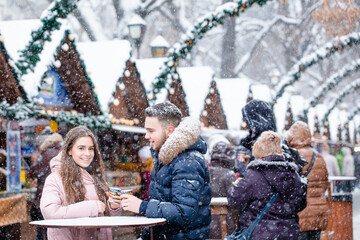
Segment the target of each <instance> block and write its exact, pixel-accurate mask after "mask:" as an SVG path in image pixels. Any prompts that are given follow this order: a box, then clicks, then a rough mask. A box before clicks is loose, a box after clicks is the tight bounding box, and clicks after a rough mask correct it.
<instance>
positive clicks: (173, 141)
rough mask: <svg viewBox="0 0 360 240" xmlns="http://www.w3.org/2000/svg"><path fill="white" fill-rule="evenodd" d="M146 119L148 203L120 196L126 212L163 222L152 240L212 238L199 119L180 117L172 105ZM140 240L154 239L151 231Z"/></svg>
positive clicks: (153, 109) (150, 110)
mask: <svg viewBox="0 0 360 240" xmlns="http://www.w3.org/2000/svg"><path fill="white" fill-rule="evenodd" d="M145 117H146V118H145V129H146V135H145V138H146V139H148V140H149V142H150V146H151V153H152V157H153V161H154V168H153V170H152V172H151V181H150V187H149V198H150V201H144V200H140V199H138V198H136V197H135V196H132V195H122V196H121V197H122V199H123V200H122V202H121V204H122V207H123V209H124V210H128V211H132V212H134V213H140V214H144V215H145V216H146V217H149V218H165V219H166V224H165V225H162V226H157V227H154V230H153V234H154V239H159V240H162V239H179V240H180V239H206V238H208V236H209V226H210V222H211V209H210V201H211V195H212V192H211V188H210V177H209V170H208V167H207V164H206V161H205V159H204V156H203V154H205V153H206V150H207V147H206V143H205V141H204V140H203V139H202V138H201V137H200V131H201V125H200V121H199V120H197V119H193V118H190V117H185V118H182V115H181V112H180V110H179V109H178V108H177V107H176V106H175V105H173V104H171V103H160V104H156V105H154V106H152V107H148V108H147V109H146V110H145ZM139 239H143V240H147V239H150V235H149V230H148V229H147V230H146V231H145V232H144V233H143V234H142V235H141V237H140V238H139Z"/></svg>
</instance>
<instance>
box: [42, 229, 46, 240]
mask: <svg viewBox="0 0 360 240" xmlns="http://www.w3.org/2000/svg"><path fill="white" fill-rule="evenodd" d="M42 230H43V239H44V240H46V231H47V229H46V228H42Z"/></svg>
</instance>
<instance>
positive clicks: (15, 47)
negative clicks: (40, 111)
mask: <svg viewBox="0 0 360 240" xmlns="http://www.w3.org/2000/svg"><path fill="white" fill-rule="evenodd" d="M59 21H62V25H61V28H60V29H59V30H55V31H53V32H52V34H51V41H50V42H46V43H45V45H44V49H43V51H42V52H41V54H40V55H39V57H40V61H39V62H38V63H37V64H36V67H35V69H34V72H31V71H29V72H28V73H27V74H26V75H23V76H22V83H23V86H24V89H25V91H26V93H27V94H28V96H29V98H31V97H35V96H36V95H37V93H38V86H39V84H40V80H41V77H42V75H43V74H44V72H46V71H47V70H48V66H50V65H52V64H53V62H54V61H55V60H54V54H55V53H56V49H57V47H58V46H59V44H60V42H61V40H62V38H63V37H64V35H65V31H66V30H67V29H68V26H67V21H66V20H65V19H62V20H59ZM40 26H41V23H40V19H34V20H20V21H3V22H0V31H1V33H2V35H3V37H4V44H5V46H6V49H7V50H8V52H9V55H10V57H11V58H12V59H13V60H14V61H15V62H16V61H17V60H18V59H19V56H20V53H19V50H23V49H25V46H26V45H27V44H28V43H29V41H30V40H31V31H33V30H37V29H38V28H39V27H40Z"/></svg>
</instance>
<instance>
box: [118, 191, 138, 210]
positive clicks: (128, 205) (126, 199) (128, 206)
mask: <svg viewBox="0 0 360 240" xmlns="http://www.w3.org/2000/svg"><path fill="white" fill-rule="evenodd" d="M141 202H142V200H141V199H139V198H137V197H135V196H133V195H127V194H121V205H122V208H123V209H124V210H126V211H130V212H134V213H139V209H140V205H141Z"/></svg>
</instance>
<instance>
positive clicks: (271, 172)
mask: <svg viewBox="0 0 360 240" xmlns="http://www.w3.org/2000/svg"><path fill="white" fill-rule="evenodd" d="M252 154H253V156H254V157H255V159H256V160H254V161H252V162H250V163H249V165H248V167H247V170H246V172H245V175H244V178H243V179H241V180H239V181H237V182H235V183H234V185H233V186H231V188H230V189H229V191H228V194H227V199H228V202H229V206H230V207H231V208H236V209H239V220H238V228H239V230H242V229H245V228H247V227H249V226H250V224H251V223H252V222H253V221H254V220H255V218H256V217H257V215H258V214H259V213H260V211H261V210H262V209H263V207H264V206H265V204H266V203H267V202H268V201H269V200H270V198H271V196H272V195H273V194H274V192H275V191H276V192H277V193H278V196H277V198H276V200H275V202H274V203H273V205H272V206H271V207H270V209H269V210H268V212H267V213H266V214H265V216H264V217H263V218H262V220H261V221H260V222H259V224H258V225H257V226H256V228H255V230H254V232H253V234H252V237H251V239H252V240H265V239H269V240H270V239H271V240H273V239H277V240H282V239H284V240H285V239H286V240H288V239H298V237H299V231H300V226H299V217H298V215H297V213H298V212H300V211H301V210H302V209H304V208H305V206H306V198H305V197H304V191H303V188H302V187H301V185H302V183H301V180H300V176H299V175H298V173H297V172H298V166H297V165H296V164H295V163H293V162H288V161H286V160H285V158H284V156H283V154H282V149H281V137H280V135H279V134H277V133H275V132H272V131H265V132H263V133H262V134H261V136H260V137H259V139H258V140H257V142H256V143H255V145H254V147H253V151H252Z"/></svg>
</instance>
